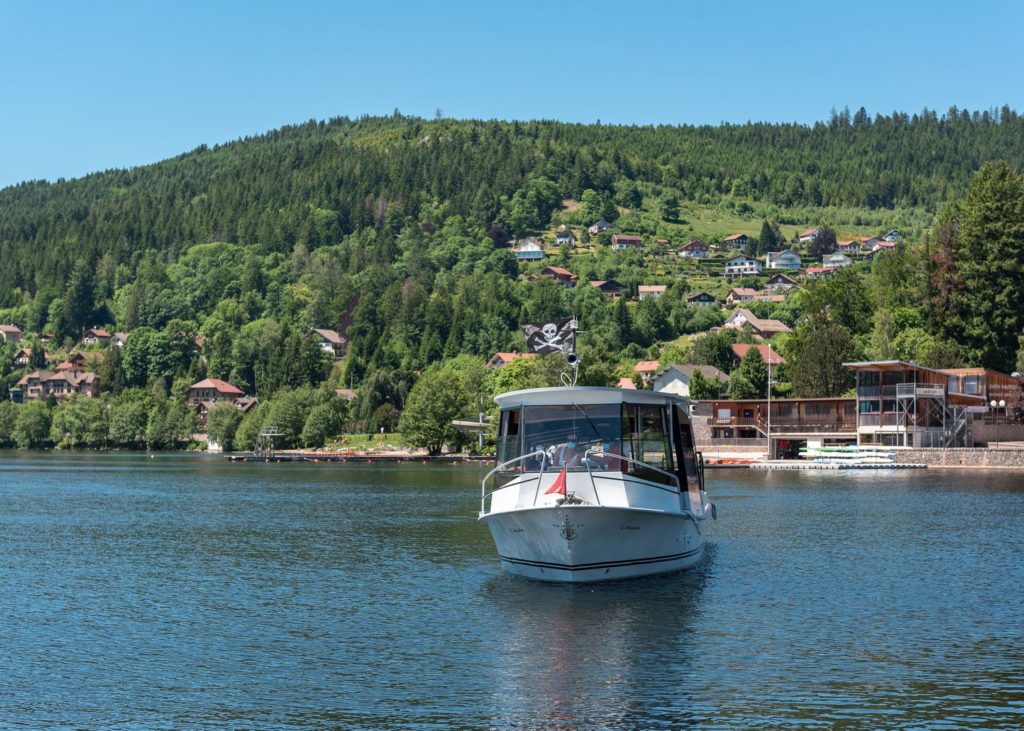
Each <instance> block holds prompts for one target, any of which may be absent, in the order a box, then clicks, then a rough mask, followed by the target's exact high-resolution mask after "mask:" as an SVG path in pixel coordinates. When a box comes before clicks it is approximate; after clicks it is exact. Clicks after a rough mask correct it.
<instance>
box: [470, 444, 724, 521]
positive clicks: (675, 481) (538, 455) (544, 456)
mask: <svg viewBox="0 0 1024 731" xmlns="http://www.w3.org/2000/svg"><path fill="white" fill-rule="evenodd" d="M698 454H700V453H699V452H698ZM591 457H596V458H598V459H600V458H604V459H607V460H608V461H609V463H612V464H614V463H615V461H616V460H621V461H622V462H625V463H627V464H629V465H636V466H637V467H640V468H642V469H644V470H650V471H652V472H655V473H657V474H659V475H664V476H665V477H666V478H668V481H669V485H670V486H671V487H673V488H674V489H675V491H676V492H681V487H680V485H679V477H678V476H677V475H675V474H673V473H672V472H669V471H668V470H663V469H661V468H660V467H655V466H654V465H650V464H647V463H646V462H641V461H640V460H638V459H633V458H632V457H627V456H625V455H622V454H614V453H611V452H605V451H604V450H600V449H588V450H587V451H586V452H585V453H584V455H583V461H582V462H583V465H584V466H585V467H586V468H587V475H588V476H589V477H590V485H591V487H592V488H593V490H594V499H595V501H596V502H597V504H598V505H600V504H601V499H600V497H599V496H598V491H597V483H596V481H595V480H594V471H593V467H594V466H595V462H594V460H592V459H591ZM531 459H536V460H538V461H539V463H540V468H539V469H538V470H537V474H536V477H533V476H531V477H530V480H531V481H533V480H536V482H537V487H536V489H535V490H534V496H533V504H534V505H536V504H537V500H538V498H539V497H540V486H541V482H542V481H543V478H544V474H545V473H546V472H547V470H548V467H549V466H550V465H551V455H549V454H548V453H547V452H546V451H544V450H537V451H536V452H530V453H529V454H524V455H521V456H519V457H514V458H513V459H510V460H506V461H505V462H502V463H501V464H499V465H497V466H496V467H495V468H494V469H493V470H491V471H490V472H488V473H487V474H486V475H484V478H483V480H481V482H480V513H481V514H484V513H486V512H487V509H486V508H487V498H489V497H490V496H491V495H493V494H494V493H495V492H497V491H498V490H500V489H501V488H502V487H504V485H501V486H499V487H495V488H494V489H492V490H488V489H487V483H488V482H489V481H490V480H491V478H493V477H494V476H495V475H497V474H498V473H501V472H511V471H514V470H510V469H509V468H510V467H512V466H513V465H515V464H516V463H521V462H526V461H527V460H531ZM698 462H699V464H700V467H699V468H698V469H699V470H700V472H701V473H703V468H704V460H703V457H701V459H700V460H698ZM700 481H701V483H702V484H703V479H701V480H700ZM662 489H664V488H662Z"/></svg>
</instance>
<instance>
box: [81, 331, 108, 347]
mask: <svg viewBox="0 0 1024 731" xmlns="http://www.w3.org/2000/svg"><path fill="white" fill-rule="evenodd" d="M110 337H111V336H110V333H108V332H107V331H106V330H103V329H102V328H98V327H90V328H89V329H88V330H86V331H85V334H84V335H83V336H82V345H106V344H107V343H109V342H110Z"/></svg>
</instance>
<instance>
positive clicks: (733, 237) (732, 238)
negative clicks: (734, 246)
mask: <svg viewBox="0 0 1024 731" xmlns="http://www.w3.org/2000/svg"><path fill="white" fill-rule="evenodd" d="M746 237H747V235H746V234H733V235H732V236H726V237H725V239H723V240H724V241H735V240H736V239H743V238H746Z"/></svg>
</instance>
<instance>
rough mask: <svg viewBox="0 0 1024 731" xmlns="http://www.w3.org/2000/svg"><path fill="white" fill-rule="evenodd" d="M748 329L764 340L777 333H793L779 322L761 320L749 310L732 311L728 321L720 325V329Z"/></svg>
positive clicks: (740, 308) (741, 308) (738, 309)
mask: <svg viewBox="0 0 1024 731" xmlns="http://www.w3.org/2000/svg"><path fill="white" fill-rule="evenodd" d="M745 327H749V328H750V331H751V332H752V333H754V335H757V336H758V337H761V338H764V339H765V340H768V339H770V338H771V337H772V336H773V335H778V334H779V333H789V332H793V331H792V330H791V329H790V328H789V327H788V326H787V325H786V324H785V323H784V322H780V321H779V320H770V319H761V318H760V317H757V316H756V315H755V314H754V313H752V312H751V311H750V310H748V309H745V308H743V307H739V308H737V309H735V310H733V312H732V314H731V315H729V317H728V319H726V321H725V322H724V323H723V324H722V329H726V328H731V329H734V330H742V329H743V328H745Z"/></svg>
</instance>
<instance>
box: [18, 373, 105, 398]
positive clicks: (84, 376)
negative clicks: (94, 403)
mask: <svg viewBox="0 0 1024 731" xmlns="http://www.w3.org/2000/svg"><path fill="white" fill-rule="evenodd" d="M17 388H18V390H19V392H20V394H21V398H22V399H23V400H26V401H45V400H46V399H48V398H50V397H51V396H52V397H53V398H55V399H56V400H58V401H63V400H64V399H66V398H68V397H69V396H71V395H72V394H79V395H81V396H86V397H88V398H94V397H96V396H99V395H100V379H99V376H97V375H96V374H95V373H82V372H72V371H65V372H62V373H51V372H50V371H32V372H31V373H27V374H25V375H24V376H22V377H21V379H19V380H18V383H17Z"/></svg>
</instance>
